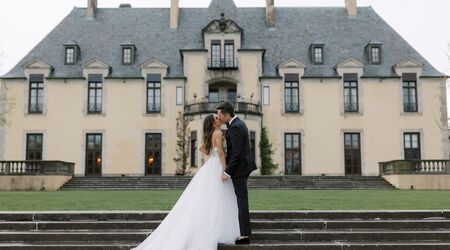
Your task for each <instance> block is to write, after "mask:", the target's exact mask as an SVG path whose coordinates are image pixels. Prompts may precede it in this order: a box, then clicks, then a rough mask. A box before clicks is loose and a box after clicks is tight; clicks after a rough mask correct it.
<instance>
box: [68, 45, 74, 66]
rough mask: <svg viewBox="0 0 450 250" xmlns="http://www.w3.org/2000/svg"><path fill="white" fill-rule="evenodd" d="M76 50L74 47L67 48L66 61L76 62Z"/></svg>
mask: <svg viewBox="0 0 450 250" xmlns="http://www.w3.org/2000/svg"><path fill="white" fill-rule="evenodd" d="M74 54H75V50H74V49H73V48H67V49H66V63H74Z"/></svg>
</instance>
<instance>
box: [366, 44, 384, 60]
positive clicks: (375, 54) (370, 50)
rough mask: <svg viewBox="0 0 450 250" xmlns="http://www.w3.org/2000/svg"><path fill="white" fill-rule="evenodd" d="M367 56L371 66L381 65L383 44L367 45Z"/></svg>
mask: <svg viewBox="0 0 450 250" xmlns="http://www.w3.org/2000/svg"><path fill="white" fill-rule="evenodd" d="M366 49H367V54H368V57H369V58H368V59H369V63H370V64H381V59H382V57H381V43H374V42H371V43H369V44H368V45H367V48H366Z"/></svg>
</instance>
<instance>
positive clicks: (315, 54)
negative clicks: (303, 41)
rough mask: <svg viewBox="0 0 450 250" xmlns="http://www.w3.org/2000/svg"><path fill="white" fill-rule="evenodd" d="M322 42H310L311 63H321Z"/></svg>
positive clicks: (322, 59) (322, 57)
mask: <svg viewBox="0 0 450 250" xmlns="http://www.w3.org/2000/svg"><path fill="white" fill-rule="evenodd" d="M323 47H324V45H323V44H312V45H311V47H310V49H311V52H310V53H311V61H312V63H313V64H323V63H324V56H323V51H324V50H323Z"/></svg>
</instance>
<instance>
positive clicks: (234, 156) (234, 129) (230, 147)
mask: <svg viewBox="0 0 450 250" xmlns="http://www.w3.org/2000/svg"><path fill="white" fill-rule="evenodd" d="M226 140H227V156H226V158H225V160H226V162H227V169H225V172H226V173H227V174H229V175H230V176H231V178H238V177H242V176H247V175H249V174H250V173H251V172H252V171H254V170H256V164H255V161H254V160H253V156H252V152H251V150H250V139H249V135H248V129H247V126H246V125H245V123H244V122H243V121H241V120H240V119H239V118H237V117H236V119H234V120H233V122H232V123H231V125H230V126H229V127H228V130H227V133H226Z"/></svg>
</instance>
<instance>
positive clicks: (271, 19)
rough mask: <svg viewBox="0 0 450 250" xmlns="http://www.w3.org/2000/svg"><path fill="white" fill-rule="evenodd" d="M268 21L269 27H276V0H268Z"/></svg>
mask: <svg viewBox="0 0 450 250" xmlns="http://www.w3.org/2000/svg"><path fill="white" fill-rule="evenodd" d="M266 22H267V27H268V28H273V27H275V0H266Z"/></svg>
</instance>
